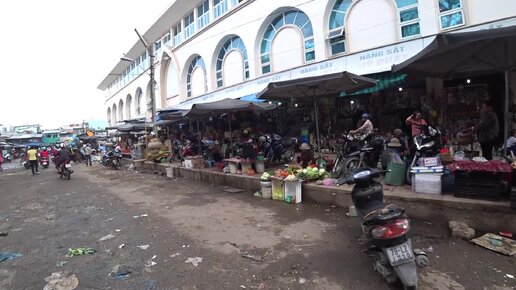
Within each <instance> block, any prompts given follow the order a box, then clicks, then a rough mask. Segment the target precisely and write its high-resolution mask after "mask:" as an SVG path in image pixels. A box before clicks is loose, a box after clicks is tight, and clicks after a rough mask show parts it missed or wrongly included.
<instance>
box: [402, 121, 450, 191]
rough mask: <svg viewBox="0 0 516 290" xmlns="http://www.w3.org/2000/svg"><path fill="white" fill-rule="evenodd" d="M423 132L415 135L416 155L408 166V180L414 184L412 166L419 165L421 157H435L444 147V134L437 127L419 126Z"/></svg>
mask: <svg viewBox="0 0 516 290" xmlns="http://www.w3.org/2000/svg"><path fill="white" fill-rule="evenodd" d="M419 127H420V128H421V133H420V134H418V135H416V136H414V140H413V142H414V146H413V147H414V150H415V151H414V156H413V157H412V158H411V162H410V164H409V166H408V168H407V173H406V180H407V183H408V184H412V172H411V171H412V167H415V166H417V165H418V160H419V158H422V157H434V156H437V155H438V154H439V149H441V147H442V134H441V131H440V130H439V129H438V128H437V127H432V126H430V125H422V126H419Z"/></svg>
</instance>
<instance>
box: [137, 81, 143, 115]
mask: <svg viewBox="0 0 516 290" xmlns="http://www.w3.org/2000/svg"><path fill="white" fill-rule="evenodd" d="M142 95H143V92H142V89H141V88H138V89H136V94H135V98H136V110H135V111H136V116H139V115H140V114H141V113H142V109H141V107H142Z"/></svg>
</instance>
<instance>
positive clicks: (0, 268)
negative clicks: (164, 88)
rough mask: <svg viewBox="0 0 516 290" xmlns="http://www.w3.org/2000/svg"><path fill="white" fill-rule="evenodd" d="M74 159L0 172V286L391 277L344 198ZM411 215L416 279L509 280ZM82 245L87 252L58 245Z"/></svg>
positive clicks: (470, 284) (491, 285)
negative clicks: (295, 199)
mask: <svg viewBox="0 0 516 290" xmlns="http://www.w3.org/2000/svg"><path fill="white" fill-rule="evenodd" d="M74 170H75V172H74V174H73V175H72V179H71V180H70V181H66V180H61V179H60V178H59V176H58V175H57V174H56V173H55V170H54V169H47V170H42V173H41V174H40V175H35V176H32V175H31V174H30V172H29V171H25V170H23V169H18V170H14V171H13V170H11V171H3V172H0V232H5V233H7V236H0V252H14V253H20V254H22V255H23V256H21V257H18V258H15V259H13V260H8V261H3V262H0V289H16V290H18V289H43V288H44V287H45V286H47V287H50V288H45V289H52V288H51V287H52V285H51V284H52V283H58V282H59V281H61V282H62V283H65V282H67V283H69V285H72V286H70V287H73V285H74V283H75V279H76V280H77V282H78V286H77V288H76V289H398V288H399V285H392V286H388V285H387V284H386V283H385V281H384V280H383V279H382V278H381V277H380V276H379V274H378V273H376V272H375V271H374V270H373V267H372V263H371V261H370V260H369V258H368V257H367V256H366V255H365V254H364V253H362V251H363V249H364V247H363V245H361V244H360V242H359V238H360V236H361V233H360V231H361V229H360V224H359V222H358V220H357V219H356V218H349V217H347V216H346V212H347V211H346V210H345V209H340V208H334V207H331V206H330V205H317V204H313V203H309V202H305V203H301V204H297V205H292V204H286V203H282V202H278V201H272V200H264V199H261V198H258V197H255V196H254V195H253V193H251V192H245V191H244V192H240V193H229V192H226V189H225V188H224V187H222V186H218V185H210V184H207V183H199V182H196V181H192V180H188V179H182V178H178V179H174V180H168V179H166V178H164V177H161V176H157V175H152V174H141V173H137V172H135V171H125V172H122V171H114V170H110V169H107V168H103V167H100V166H98V165H97V166H94V167H90V168H87V167H85V166H84V165H83V164H78V165H76V166H74ZM234 187H236V188H238V185H235V186H234ZM328 211H329V212H328ZM412 226H413V229H414V230H413V232H414V238H413V245H414V247H417V248H421V249H427V250H429V257H430V266H429V267H427V268H425V269H419V281H420V283H419V284H420V289H438V290H441V289H442V290H448V289H493V290H494V289H514V287H516V280H514V276H512V277H513V278H510V277H511V275H516V263H515V262H516V261H515V258H514V257H506V256H503V255H499V254H497V253H495V252H492V251H489V250H486V249H484V248H481V247H478V246H475V245H473V244H471V243H469V242H466V241H462V240H457V239H453V238H451V237H449V233H448V229H447V225H443V224H433V223H432V221H413V223H412ZM82 246H87V247H91V248H94V249H95V250H96V252H95V253H93V254H89V255H82V256H74V257H69V256H67V251H68V249H69V248H73V247H82ZM194 264H196V265H197V266H195V265H194ZM53 273H54V274H55V275H54V277H51V276H52V274H53ZM73 275H75V276H73ZM56 277H57V278H56ZM45 278H47V279H46V280H45ZM65 280H66V281H65ZM56 281H57V282H56ZM63 281H64V282H63ZM49 285H50V286H49ZM63 289H73V288H63Z"/></svg>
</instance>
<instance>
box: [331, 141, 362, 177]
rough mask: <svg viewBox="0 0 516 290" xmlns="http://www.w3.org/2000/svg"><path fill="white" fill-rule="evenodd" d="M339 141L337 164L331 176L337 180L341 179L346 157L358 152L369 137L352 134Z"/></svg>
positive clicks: (335, 163)
mask: <svg viewBox="0 0 516 290" xmlns="http://www.w3.org/2000/svg"><path fill="white" fill-rule="evenodd" d="M341 137H342V138H341V139H339V144H340V145H339V146H338V147H337V148H336V152H337V157H336V158H335V162H334V163H333V164H334V165H333V168H332V171H331V176H332V177H333V178H335V179H338V178H339V177H341V175H342V173H344V171H343V167H344V160H346V157H347V156H348V155H350V154H351V153H353V152H357V151H359V150H360V148H361V147H362V146H363V145H364V140H365V139H366V137H367V135H364V134H359V135H357V134H351V133H344V134H342V136H341Z"/></svg>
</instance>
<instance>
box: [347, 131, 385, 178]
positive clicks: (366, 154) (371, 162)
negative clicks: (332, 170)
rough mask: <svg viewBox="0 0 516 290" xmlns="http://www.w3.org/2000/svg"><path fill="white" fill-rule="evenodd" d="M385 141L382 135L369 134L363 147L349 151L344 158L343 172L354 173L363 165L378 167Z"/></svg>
mask: <svg viewBox="0 0 516 290" xmlns="http://www.w3.org/2000/svg"><path fill="white" fill-rule="evenodd" d="M384 143H385V141H384V140H383V139H382V138H380V137H377V136H374V135H369V136H367V137H366V139H365V141H364V145H363V146H362V147H361V148H359V149H358V150H356V151H354V152H352V153H349V154H348V155H346V156H345V158H344V159H343V160H342V165H340V170H341V174H344V175H347V174H350V173H353V172H354V171H355V170H357V169H359V168H361V167H371V168H376V167H377V166H378V161H380V157H381V155H382V152H383V149H384Z"/></svg>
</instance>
